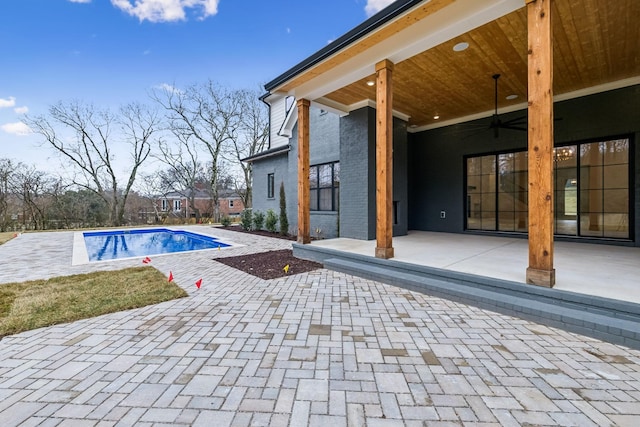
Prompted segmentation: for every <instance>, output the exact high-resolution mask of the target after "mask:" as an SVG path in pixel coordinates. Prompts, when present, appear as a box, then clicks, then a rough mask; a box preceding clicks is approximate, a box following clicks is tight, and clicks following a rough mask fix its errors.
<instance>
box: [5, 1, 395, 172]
mask: <svg viewBox="0 0 640 427" xmlns="http://www.w3.org/2000/svg"><path fill="white" fill-rule="evenodd" d="M392 1H393V0H319V1H310V0H244V1H243V0H2V1H0V58H1V61H0V158H10V159H14V160H16V161H21V162H23V163H27V164H35V165H37V166H38V165H50V164H51V162H48V161H47V156H48V155H50V154H51V151H49V150H48V149H46V148H38V146H37V144H38V141H40V139H39V138H36V137H35V136H34V135H21V133H22V132H23V131H24V129H23V128H22V125H21V124H20V121H21V119H22V118H23V114H29V115H40V114H45V113H46V112H47V109H48V107H49V106H50V105H52V104H55V103H57V102H58V101H63V102H64V101H71V100H80V101H83V102H86V103H92V104H94V105H96V106H99V107H107V108H112V109H114V110H115V109H116V108H117V107H118V106H119V105H121V104H125V103H128V102H133V101H138V102H143V103H147V102H150V101H149V98H148V94H149V92H150V90H151V89H153V88H154V87H158V86H160V85H162V84H170V85H172V86H177V87H184V86H187V85H190V84H193V83H200V82H204V81H206V80H207V79H212V80H214V81H216V82H217V83H219V84H221V85H223V86H225V87H228V88H247V89H253V88H257V87H259V86H262V85H263V84H264V83H266V82H268V81H270V80H271V79H273V78H275V77H277V76H278V75H280V74H281V73H282V72H284V71H286V70H288V69H289V68H290V67H292V66H293V65H295V64H297V63H298V62H300V61H302V60H303V59H305V58H307V57H308V56H309V55H311V54H313V53H314V52H316V51H317V50H318V49H321V48H322V47H323V46H325V45H326V44H327V43H328V42H330V41H332V40H334V39H335V38H337V37H339V36H341V35H342V34H344V33H345V32H347V31H349V30H350V29H352V28H353V27H355V26H356V25H358V24H359V23H361V22H362V21H364V20H365V19H366V18H367V17H368V16H370V15H371V14H373V13H375V12H377V11H379V10H380V9H381V8H383V7H385V6H387V5H388V4H390V3H391V2H392Z"/></svg>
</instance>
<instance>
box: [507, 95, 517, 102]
mask: <svg viewBox="0 0 640 427" xmlns="http://www.w3.org/2000/svg"><path fill="white" fill-rule="evenodd" d="M517 97H518V95H516V94H513V95H509V96H507V99H508V100H509V101H511V100H512V99H516V98H517Z"/></svg>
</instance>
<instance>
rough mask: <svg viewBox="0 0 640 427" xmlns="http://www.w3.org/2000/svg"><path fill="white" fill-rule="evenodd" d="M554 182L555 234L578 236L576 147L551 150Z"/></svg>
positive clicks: (570, 146)
mask: <svg viewBox="0 0 640 427" xmlns="http://www.w3.org/2000/svg"><path fill="white" fill-rule="evenodd" d="M553 160H554V170H555V176H554V182H555V194H554V197H555V200H554V202H555V206H554V209H555V226H556V229H555V233H556V234H563V235H568V236H576V235H577V234H578V147H577V146H576V145H569V146H566V147H558V148H554V149H553Z"/></svg>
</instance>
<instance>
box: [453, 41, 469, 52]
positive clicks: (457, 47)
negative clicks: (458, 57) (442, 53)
mask: <svg viewBox="0 0 640 427" xmlns="http://www.w3.org/2000/svg"><path fill="white" fill-rule="evenodd" d="M468 47H469V43H467V42H460V43H458V44H457V45H455V46H453V50H454V51H455V52H462V51H463V50H465V49H466V48H468Z"/></svg>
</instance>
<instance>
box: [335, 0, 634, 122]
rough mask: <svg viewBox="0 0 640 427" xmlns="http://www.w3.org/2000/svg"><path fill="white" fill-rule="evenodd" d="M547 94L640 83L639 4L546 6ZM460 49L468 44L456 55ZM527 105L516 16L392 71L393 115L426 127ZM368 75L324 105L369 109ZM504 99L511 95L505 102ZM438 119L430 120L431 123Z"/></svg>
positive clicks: (520, 13)
mask: <svg viewBox="0 0 640 427" xmlns="http://www.w3.org/2000/svg"><path fill="white" fill-rule="evenodd" d="M553 5H554V10H553V12H554V14H553V37H554V94H555V95H560V94H563V93H569V92H573V91H576V90H580V89H585V88H589V87H593V86H598V85H602V84H606V83H610V82H615V81H619V80H623V79H627V78H631V77H638V76H640V24H639V23H638V20H639V18H640V0H615V1H612V0H556V1H554V3H553ZM459 42H466V43H469V48H468V49H466V50H464V51H462V52H455V51H453V46H454V45H456V44H457V43H459ZM496 73H499V74H501V77H500V80H499V93H498V105H499V108H503V107H507V106H510V105H514V104H522V103H523V102H526V99H527V96H526V91H527V16H526V8H524V7H523V8H521V9H519V10H517V11H515V12H513V13H511V14H509V15H506V16H504V17H502V18H500V19H498V20H496V21H493V22H490V23H488V24H486V25H483V26H481V27H479V28H477V29H475V30H472V31H470V32H468V33H466V34H463V35H462V36H460V37H457V38H455V39H453V40H450V41H448V42H446V43H443V44H441V45H439V46H436V47H435V48H432V49H430V50H428V51H425V52H422V53H420V54H418V55H415V56H413V57H411V58H409V59H407V60H405V61H402V62H400V63H398V64H396V67H395V70H394V77H393V79H394V90H393V97H394V100H393V108H394V110H396V111H399V112H401V113H404V114H407V115H408V116H410V120H409V125H413V126H418V127H420V126H426V125H433V124H436V123H437V122H442V121H448V120H453V119H455V118H459V117H465V116H469V115H473V114H478V113H482V112H487V111H491V110H493V108H494V80H493V79H492V77H491V76H492V75H493V74H496ZM367 81H375V76H374V75H371V76H369V77H367V78H364V79H362V80H359V81H356V82H354V83H352V84H350V85H348V86H345V87H343V88H341V89H339V90H336V91H334V92H332V93H330V94H328V95H326V98H328V99H330V100H332V101H334V102H338V103H340V104H343V105H346V106H349V105H352V104H356V103H358V102H361V101H363V100H367V99H368V100H372V101H375V98H376V92H375V87H372V86H368V85H367ZM508 95H517V96H518V97H517V98H516V99H513V100H506V99H505V98H506V96H508ZM436 115H438V116H439V119H438V120H435V119H434V116H436Z"/></svg>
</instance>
